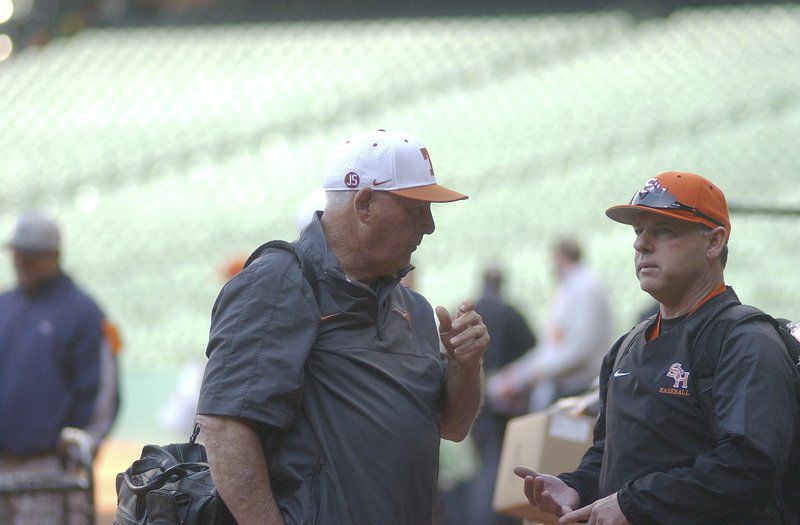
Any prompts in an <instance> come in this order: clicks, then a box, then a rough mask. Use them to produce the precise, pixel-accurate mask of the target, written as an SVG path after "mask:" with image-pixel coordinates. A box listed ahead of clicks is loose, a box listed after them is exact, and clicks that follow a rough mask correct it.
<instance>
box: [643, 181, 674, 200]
mask: <svg viewBox="0 0 800 525" xmlns="http://www.w3.org/2000/svg"><path fill="white" fill-rule="evenodd" d="M666 191H667V189H666V188H665V187H664V186H662V185H661V183H660V182H658V180H657V179H650V180H649V181H647V182H645V184H644V188H642V189H641V190H639V198H640V199H643V198H644V197H645V196H646V195H647V194H648V193H652V194H653V195H659V194H661V193H664V192H666Z"/></svg>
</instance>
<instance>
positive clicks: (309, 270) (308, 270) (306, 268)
mask: <svg viewBox="0 0 800 525" xmlns="http://www.w3.org/2000/svg"><path fill="white" fill-rule="evenodd" d="M269 249H276V250H285V251H287V252H292V253H293V254H294V256H295V257H296V258H297V260H298V261H299V262H300V269H301V270H302V271H303V277H305V279H306V281H308V284H309V285H310V286H311V290H312V291H313V292H314V299H315V300H316V302H317V306H319V277H318V276H317V274H316V272H315V271H314V265H313V264H310V263H309V262H308V261H306V259H305V256H304V255H303V253H302V252H301V251H300V250H298V249H297V247H296V246H295V245H294V244H292V243H290V242H286V241H281V240H275V241H269V242H266V243H264V244H262V245H261V246H259V247H258V248H257V249H256V251H254V252H253V253H252V254H251V255H250V257H248V258H247V261H246V262H245V263H244V268H247V267H248V266H250V265H251V264H252V263H253V261H255V260H256V259H258V258H259V257H261V256H262V255H263V254H264V252H265V251H267V250H269Z"/></svg>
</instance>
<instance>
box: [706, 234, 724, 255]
mask: <svg viewBox="0 0 800 525" xmlns="http://www.w3.org/2000/svg"><path fill="white" fill-rule="evenodd" d="M726 238H727V233H726V232H725V228H723V227H722V226H717V227H716V228H714V229H713V230H711V231H710V232H708V247H707V248H706V256H708V258H709V259H716V258H717V257H719V256H720V254H721V253H722V249H723V248H725V243H726Z"/></svg>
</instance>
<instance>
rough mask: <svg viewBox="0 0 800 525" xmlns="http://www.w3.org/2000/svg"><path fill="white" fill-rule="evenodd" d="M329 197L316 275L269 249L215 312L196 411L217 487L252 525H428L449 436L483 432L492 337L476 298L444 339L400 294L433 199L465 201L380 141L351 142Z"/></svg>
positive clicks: (306, 251) (413, 152) (310, 254)
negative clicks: (475, 424) (485, 363)
mask: <svg viewBox="0 0 800 525" xmlns="http://www.w3.org/2000/svg"><path fill="white" fill-rule="evenodd" d="M324 188H325V190H326V192H327V193H326V198H327V202H326V205H325V211H324V213H323V212H317V214H316V215H315V217H314V219H313V220H312V222H311V224H309V225H308V226H307V227H306V228H305V229H304V230H303V232H302V234H301V235H300V240H299V241H298V242H297V243H295V249H296V252H297V253H298V255H299V258H300V260H301V261H304V263H303V267H302V268H301V265H300V264H298V258H297V257H295V256H293V255H292V253H290V251H289V250H286V249H275V250H270V249H267V250H266V251H264V252H263V254H262V255H261V256H260V257H258V258H255V259H254V260H253V262H252V264H249V265H248V266H246V267H245V269H244V270H242V271H241V272H240V273H239V274H237V275H236V276H235V277H234V278H233V279H231V281H229V282H228V283H227V284H226V285H225V287H224V288H223V289H222V292H221V293H220V295H219V297H218V299H217V302H216V304H215V305H214V310H213V314H212V320H211V334H210V339H209V343H208V349H207V354H208V356H209V361H208V364H207V365H206V371H205V377H204V379H203V385H202V388H201V393H200V401H199V405H198V413H199V414H201V416H200V418H199V421H200V425H201V430H202V432H201V436H205V438H204V439H205V445H206V449H207V451H208V457H209V463H210V464H211V472H212V476H213V479H214V483H215V485H216V487H217V489H218V490H219V493H220V494H221V496H222V498H223V500H224V501H225V503H226V504H227V505H228V507H229V508H230V510H231V512H232V513H233V515H234V517H235V518H236V520H237V522H238V523H239V524H240V525H249V524H258V525H265V524H270V525H272V524H284V523H286V524H289V523H317V524H320V525H374V524H376V523H391V524H394V525H425V524H426V523H427V524H430V523H431V522H432V519H433V500H434V494H435V491H436V478H437V474H438V452H439V441H440V439H441V438H445V439H450V440H455V441H459V440H462V439H464V438H465V437H466V435H467V433H468V431H469V427H470V425H471V423H472V420H473V418H474V417H475V413H476V411H477V409H478V406H479V404H480V401H481V375H482V366H481V365H482V360H483V352H484V350H485V349H486V346H487V345H488V343H489V335H488V333H487V331H486V326H485V325H484V323H483V321H482V319H481V317H480V316H479V315H478V314H477V313H476V312H475V309H474V304H473V303H472V302H471V301H465V302H463V303H461V304H460V305H459V306H458V309H457V311H456V312H455V314H454V315H452V316H451V314H450V313H449V312H448V311H447V310H446V309H445V308H443V307H437V308H436V315H437V316H438V317H439V322H440V327H439V330H438V331H437V328H436V324H435V322H434V313H433V310H432V308H431V306H430V304H428V302H427V301H426V300H425V299H424V298H423V297H422V296H421V295H420V294H418V293H416V292H413V291H411V290H410V289H409V288H407V287H405V286H399V285H398V283H399V282H400V279H401V278H402V277H403V276H404V275H406V274H407V273H408V272H409V271H411V270H412V267H411V266H410V260H411V254H412V253H413V252H414V251H415V250H416V249H417V246H419V244H420V243H421V242H422V239H423V237H424V236H425V235H430V234H432V233H433V231H434V221H433V217H432V215H431V203H432V202H451V201H456V200H461V199H465V198H466V196H465V195H462V194H460V193H458V192H455V191H453V190H450V189H448V188H445V187H443V186H440V185H438V184H437V183H436V179H435V177H434V171H433V165H432V164H431V161H430V156H429V154H428V150H427V149H426V148H425V146H424V145H423V144H422V143H420V141H419V140H417V139H415V138H414V137H412V136H410V135H407V134H404V133H398V132H389V131H382V130H379V131H376V132H373V133H368V134H364V135H361V136H358V137H355V138H353V139H351V140H349V141H347V142H344V143H342V144H341V146H340V147H339V148H338V149H337V150H336V151H335V153H334V154H333V156H332V157H331V160H330V162H329V164H328V167H327V169H326V172H325V183H324ZM251 259H253V258H252V257H251ZM309 272H310V273H313V276H309V275H308V273H309ZM440 341H441V343H442V344H443V345H444V347H445V349H446V352H444V353H440V350H439V348H440V347H439V344H440Z"/></svg>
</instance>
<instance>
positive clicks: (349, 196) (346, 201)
mask: <svg viewBox="0 0 800 525" xmlns="http://www.w3.org/2000/svg"><path fill="white" fill-rule="evenodd" d="M355 196H356V192H355V191H326V192H325V208H326V209H328V210H341V209H344V208H346V207H348V206H350V205H351V204H352V203H353V199H354V198H355Z"/></svg>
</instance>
